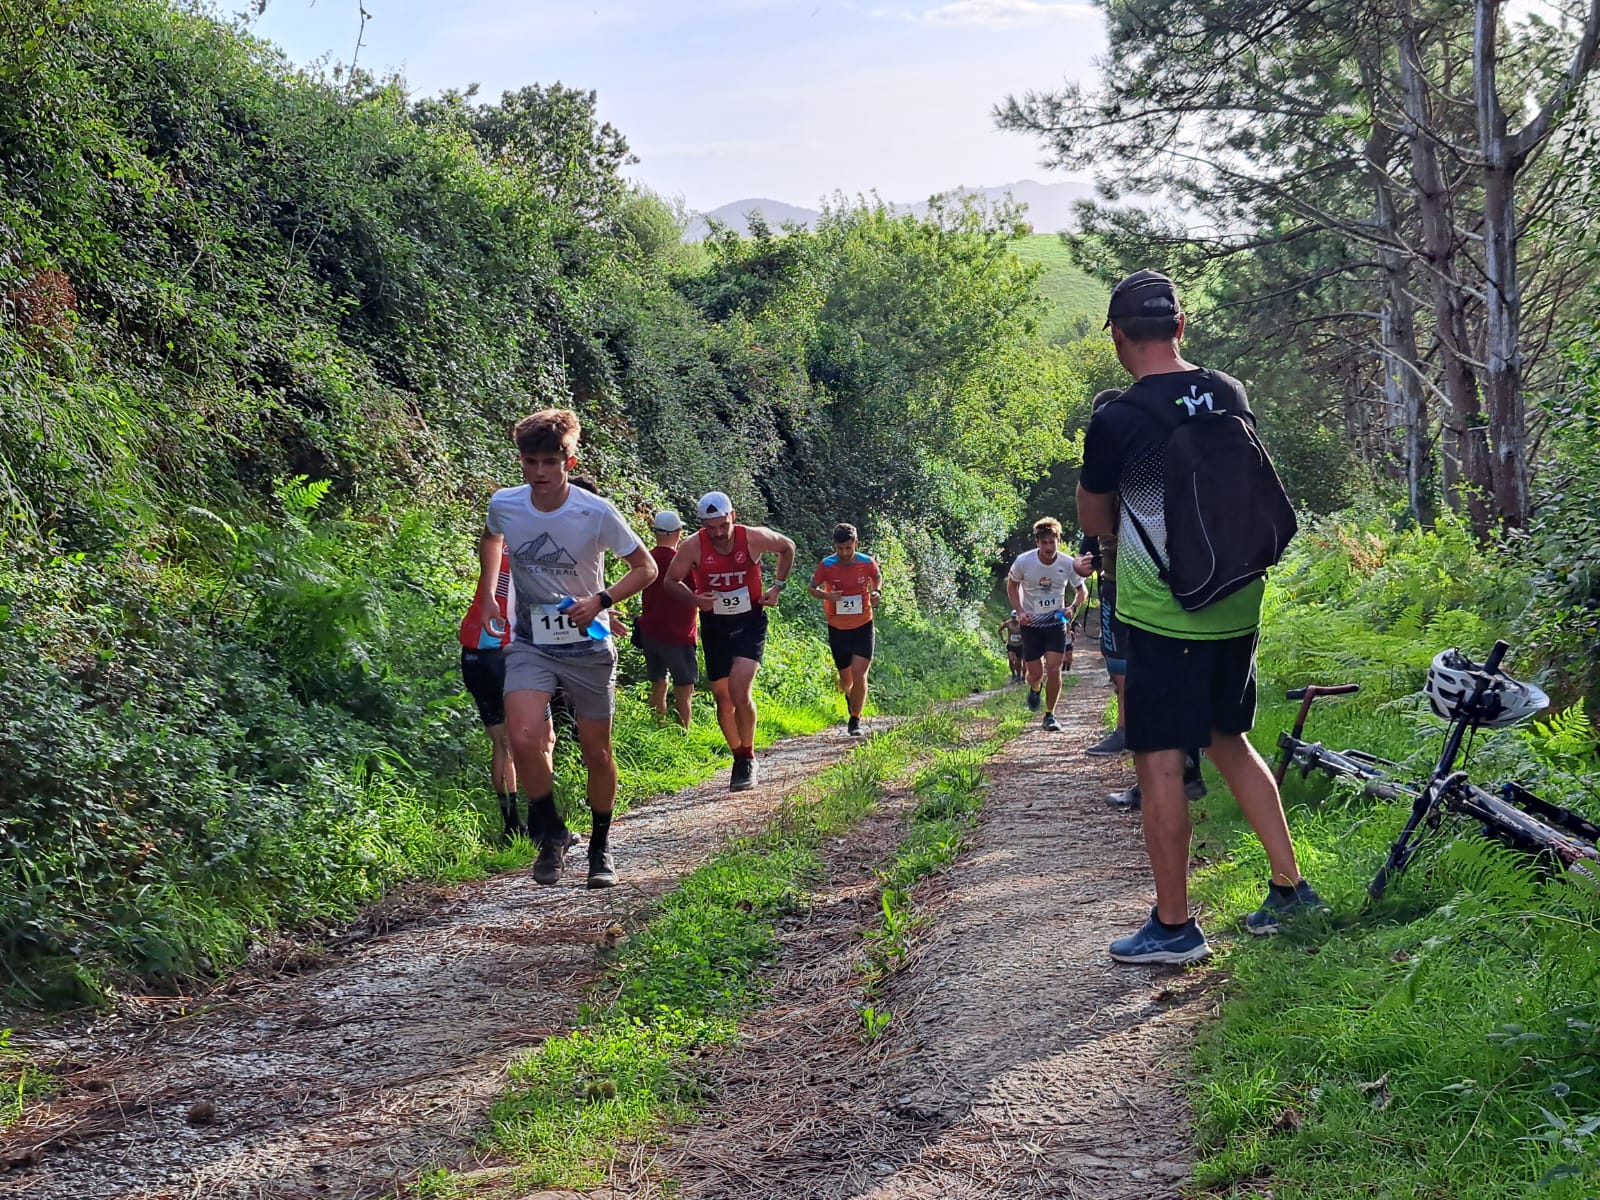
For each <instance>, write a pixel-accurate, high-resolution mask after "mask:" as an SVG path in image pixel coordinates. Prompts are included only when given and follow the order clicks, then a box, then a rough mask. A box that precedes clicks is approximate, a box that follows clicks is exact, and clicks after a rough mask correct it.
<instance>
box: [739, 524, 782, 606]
mask: <svg viewBox="0 0 1600 1200" xmlns="http://www.w3.org/2000/svg"><path fill="white" fill-rule="evenodd" d="M746 537H747V538H748V539H749V546H750V553H751V555H752V556H760V555H762V554H776V555H777V556H778V569H777V571H776V572H774V574H773V579H772V586H771V587H769V588H768V589H767V594H766V595H764V596H762V597H761V603H762V604H764V605H766V606H767V607H768V608H776V607H777V604H778V600H779V598H780V597H782V595H783V588H784V585H785V584H787V583H788V582H789V572H790V571H792V570H794V541H793V539H791V538H788V537H785V536H784V535H783V534H781V533H779V532H778V531H777V530H776V529H767V528H765V527H763V526H760V525H757V526H753V527H751V528H750V530H749V532H748V533H747V534H746Z"/></svg>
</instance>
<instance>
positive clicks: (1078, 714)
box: [614, 658, 1209, 1200]
mask: <svg viewBox="0 0 1600 1200" xmlns="http://www.w3.org/2000/svg"><path fill="white" fill-rule="evenodd" d="M1088 661H1089V664H1091V665H1093V666H1098V662H1099V660H1098V659H1094V658H1091V659H1089V660H1088ZM1103 678H1104V676H1103V675H1102V674H1100V672H1099V671H1098V670H1095V671H1093V673H1092V674H1091V676H1090V677H1089V678H1088V679H1085V680H1083V681H1081V682H1080V683H1079V684H1078V685H1077V686H1076V687H1074V688H1071V689H1069V690H1068V691H1067V692H1066V693H1065V694H1064V695H1063V697H1062V703H1061V704H1060V705H1059V706H1058V714H1059V715H1060V717H1061V720H1062V725H1063V732H1061V733H1059V734H1048V733H1045V732H1043V731H1042V730H1041V729H1039V727H1038V726H1037V725H1031V726H1030V727H1029V728H1028V729H1027V730H1026V731H1025V732H1024V733H1023V734H1022V735H1020V736H1019V737H1017V738H1016V739H1014V740H1013V741H1012V742H1011V743H1010V744H1009V745H1008V746H1006V747H1005V748H1004V749H1003V750H1002V751H1001V752H1000V753H999V754H998V755H996V756H995V757H994V758H993V759H992V760H991V761H990V763H989V766H988V769H987V773H988V776H989V778H990V780H991V788H990V790H989V793H988V801H987V805H986V807H985V809H984V812H983V815H982V818H981V821H980V824H979V826H978V828H977V830H976V831H975V833H974V834H973V837H972V845H971V848H970V849H969V850H968V851H966V852H965V853H964V854H963V855H962V856H961V857H960V859H959V860H958V861H957V863H956V864H955V866H954V867H953V868H952V869H950V870H948V871H946V872H945V873H944V874H942V875H941V876H938V877H936V878H935V879H934V880H932V881H930V882H928V883H926V884H924V885H921V886H920V887H919V889H918V890H917V892H916V893H915V901H916V904H917V907H918V909H919V910H920V912H921V913H922V914H923V916H924V917H925V918H926V922H927V923H926V925H925V926H924V928H923V929H922V931H921V933H920V934H919V935H918V945H917V949H916V951H915V952H914V955H913V957H912V960H911V962H910V964H909V965H908V967H907V968H906V969H904V970H903V971H902V972H901V973H900V974H899V975H897V976H896V977H895V978H894V980H893V981H892V982H891V984H890V985H889V987H888V988H887V990H886V993H885V995H884V997H883V999H882V1000H881V1001H879V1002H878V1004H879V1007H880V1008H884V1009H887V1010H888V1011H890V1012H892V1013H893V1014H894V1019H893V1022H892V1024H891V1025H890V1027H889V1031H888V1032H887V1033H886V1034H885V1035H884V1036H883V1037H881V1038H880V1039H879V1040H878V1041H877V1042H875V1043H873V1044H872V1045H871V1046H863V1045H862V1042H861V1040H860V1030H861V1023H860V1018H859V1016H858V1014H857V1010H856V1005H857V1003H858V1001H859V991H858V988H857V982H858V981H857V978H856V975H855V969H854V966H853V964H854V962H855V960H856V959H858V958H859V957H860V954H861V948H862V943H861V931H862V929H863V928H864V927H865V925H866V923H867V922H868V921H870V919H871V917H872V908H873V904H872V902H871V888H870V882H871V880H870V871H867V872H866V873H865V874H863V873H862V869H863V863H862V861H861V858H860V856H859V855H858V856H857V861H856V863H855V864H854V866H852V865H851V864H850V863H848V862H846V863H844V864H842V865H841V866H840V868H839V871H838V873H837V875H836V879H835V881H834V887H833V890H832V893H831V896H826V897H823V898H821V899H820V900H819V903H818V904H817V906H816V907H815V908H814V909H813V912H812V915H811V917H810V919H809V920H808V922H807V923H806V924H805V925H804V926H802V927H801V928H799V929H796V930H794V931H792V932H791V933H790V934H788V935H786V936H787V940H788V942H789V943H790V949H789V951H787V952H786V953H785V955H784V959H783V962H782V964H781V968H780V975H779V978H778V981H777V986H776V989H775V994H774V999H773V1003H772V1004H771V1005H770V1006H768V1007H767V1008H764V1009H763V1010H762V1011H761V1012H760V1013H758V1014H757V1015H756V1016H755V1017H754V1018H753V1019H752V1020H750V1021H749V1022H747V1023H746V1025H745V1026H744V1029H743V1033H744V1037H743V1039H742V1048H741V1049H740V1050H738V1051H737V1052H734V1053H731V1054H729V1055H727V1056H725V1057H723V1058H722V1059H721V1060H719V1061H718V1063H717V1064H716V1066H715V1067H714V1073H715V1078H714V1080H713V1094H715V1095H716V1096H717V1097H718V1102H717V1104H716V1106H715V1109H714V1110H713V1111H712V1112H711V1113H709V1114H707V1116H706V1118H705V1120H703V1121H701V1122H700V1123H698V1124H696V1125H695V1126H693V1127H692V1128H687V1129H684V1130H682V1131H680V1132H679V1133H678V1134H677V1135H676V1136H675V1138H674V1140H673V1142H672V1144H671V1145H670V1146H669V1147H667V1148H666V1149H665V1150H664V1151H663V1152H662V1153H661V1154H660V1156H659V1157H658V1158H657V1160H656V1162H655V1163H654V1164H653V1167H652V1169H651V1170H649V1171H647V1172H635V1173H632V1177H631V1178H628V1179H617V1180H615V1181H614V1183H615V1186H616V1191H617V1192H618V1193H619V1194H631V1195H637V1196H646V1195H657V1194H661V1192H662V1190H663V1189H662V1181H664V1180H671V1181H673V1183H672V1184H671V1187H672V1188H675V1189H676V1190H675V1192H674V1193H673V1194H675V1195H679V1196H688V1197H716V1198H719V1200H720V1198H735V1197H737V1198H741V1200H743V1198H750V1200H755V1198H757V1197H774V1196H807V1197H819V1198H843V1197H859V1198H861V1200H909V1198H913V1197H916V1198H927V1200H934V1198H938V1200H967V1198H970V1200H980V1198H982V1200H994V1198H997V1197H1003V1198H1021V1197H1028V1198H1035V1197H1038V1198H1043V1197H1051V1198H1055V1197H1060V1198H1062V1200H1068V1198H1070V1200H1088V1198H1095V1200H1166V1198H1171V1197H1177V1196H1178V1195H1179V1191H1178V1188H1179V1185H1180V1183H1181V1182H1182V1181H1183V1180H1184V1179H1186V1178H1187V1177H1188V1175H1189V1163H1190V1157H1191V1154H1190V1148H1189V1136H1188V1128H1187V1110H1186V1107H1185V1105H1184V1103H1183V1101H1182V1099H1181V1094H1180V1088H1179V1084H1180V1080H1181V1076H1182V1073H1183V1070H1184V1064H1185V1061H1186V1056H1187V1049H1188V1044H1189V1041H1190V1038H1191V1036H1192V1032H1193V1026H1194V1024H1195V1022H1196V1021H1197V1020H1198V1019H1199V1018H1201V1017H1202V1016H1203V1015H1204V1014H1205V1011H1206V1010H1207V1009H1208V1008H1209V1004H1208V1003H1207V1002H1206V981H1207V975H1206V974H1205V973H1204V972H1201V971H1190V972H1184V971H1181V970H1174V969H1173V968H1140V967H1128V966H1118V965H1116V964H1114V963H1113V962H1112V961H1111V959H1110V958H1109V956H1108V955H1107V953H1106V945H1107V943H1108V942H1109V941H1110V940H1111V939H1112V938H1114V937H1117V936H1120V935H1122V934H1124V933H1126V932H1128V931H1130V930H1131V929H1133V928H1134V927H1136V926H1137V925H1138V924H1139V923H1140V922H1142V921H1143V920H1144V918H1145V916H1146V915H1147V914H1148V912H1149V906H1150V905H1151V903H1152V902H1153V891H1152V887H1151V882H1150V876H1149V867H1148V863H1147V860H1146V859H1145V856H1144V849H1143V839H1142V836H1141V833H1140V827H1139V822H1138V818H1137V816H1135V815H1131V814H1127V813H1119V812H1115V811H1113V810H1111V809H1109V808H1107V806H1106V805H1105V802H1104V797H1105V794H1106V792H1107V791H1110V790H1116V789H1119V788H1121V787H1124V786H1126V785H1127V784H1128V783H1130V782H1131V778H1130V775H1131V773H1130V772H1129V770H1128V768H1127V766H1126V765H1125V764H1124V763H1123V762H1122V761H1121V760H1117V759H1111V760H1107V759H1094V758H1088V757H1085V756H1084V755H1083V753H1082V751H1083V749H1084V747H1086V746H1088V745H1090V744H1092V743H1093V742H1095V741H1096V740H1098V739H1099V737H1100V736H1101V735H1102V732H1103V731H1102V730H1101V729H1100V727H1099V718H1100V714H1101V713H1102V712H1103V711H1104V708H1105V705H1106V700H1107V697H1108V696H1109V692H1107V691H1106V690H1105V689H1104V688H1102V687H1099V686H1096V682H1097V681H1098V680H1099V679H1103ZM1019 703H1020V694H1019ZM892 846H893V831H891V836H890V837H889V839H888V842H887V848H890V849H892ZM882 849H884V847H880V850H882ZM864 890H865V891H866V892H867V893H868V900H867V902H866V903H862V902H861V899H860V896H861V894H862V892H863V891H864Z"/></svg>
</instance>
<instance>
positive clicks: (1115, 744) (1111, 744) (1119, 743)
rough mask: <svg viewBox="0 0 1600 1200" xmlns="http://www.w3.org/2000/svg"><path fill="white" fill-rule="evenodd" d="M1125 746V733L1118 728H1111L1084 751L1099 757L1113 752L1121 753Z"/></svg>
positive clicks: (1107, 755)
mask: <svg viewBox="0 0 1600 1200" xmlns="http://www.w3.org/2000/svg"><path fill="white" fill-rule="evenodd" d="M1127 748H1128V738H1127V735H1126V734H1125V733H1124V732H1123V731H1122V730H1120V729H1113V730H1112V731H1111V732H1110V733H1108V734H1106V736H1105V737H1103V738H1101V739H1100V740H1099V741H1098V742H1096V743H1095V744H1094V745H1092V746H1090V747H1089V748H1088V749H1087V750H1085V751H1084V753H1085V754H1093V755H1096V756H1100V757H1110V756H1111V755H1113V754H1121V753H1122V752H1123V751H1124V750H1126V749H1127Z"/></svg>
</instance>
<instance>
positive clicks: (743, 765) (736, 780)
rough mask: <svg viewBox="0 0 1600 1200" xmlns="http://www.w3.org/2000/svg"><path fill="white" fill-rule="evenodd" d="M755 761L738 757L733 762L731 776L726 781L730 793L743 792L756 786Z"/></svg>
mask: <svg viewBox="0 0 1600 1200" xmlns="http://www.w3.org/2000/svg"><path fill="white" fill-rule="evenodd" d="M755 776H756V760H755V759H753V758H744V757H739V758H736V759H734V760H733V775H732V776H731V777H730V778H729V779H728V790H729V791H730V792H744V791H748V790H749V789H750V788H753V787H755V785H756V778H755Z"/></svg>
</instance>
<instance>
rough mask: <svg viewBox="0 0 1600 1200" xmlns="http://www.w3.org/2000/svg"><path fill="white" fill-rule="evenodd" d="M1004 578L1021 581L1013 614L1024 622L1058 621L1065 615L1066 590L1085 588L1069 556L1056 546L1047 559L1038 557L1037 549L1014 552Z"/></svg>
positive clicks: (1085, 590)
mask: <svg viewBox="0 0 1600 1200" xmlns="http://www.w3.org/2000/svg"><path fill="white" fill-rule="evenodd" d="M1007 578H1009V579H1011V580H1013V581H1015V582H1016V583H1020V584H1021V585H1022V588H1021V591H1022V607H1021V608H1020V609H1018V610H1017V616H1018V618H1019V619H1020V620H1021V621H1022V623H1023V624H1024V625H1035V626H1038V625H1059V624H1061V623H1062V622H1063V621H1064V620H1065V619H1066V607H1067V606H1066V603H1065V600H1064V597H1065V596H1066V593H1067V590H1068V589H1069V588H1071V589H1073V590H1075V591H1080V592H1087V591H1088V588H1087V587H1086V586H1085V585H1084V582H1083V577H1082V576H1080V575H1079V574H1078V572H1077V569H1076V568H1075V567H1073V565H1072V556H1071V555H1070V554H1062V553H1061V552H1060V551H1059V550H1058V551H1057V552H1056V556H1055V559H1054V560H1053V561H1051V562H1048V563H1045V562H1040V561H1039V552H1038V551H1037V550H1029V551H1027V552H1026V553H1023V554H1019V555H1017V561H1016V562H1014V563H1012V564H1011V570H1010V572H1009V573H1008V575H1007Z"/></svg>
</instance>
